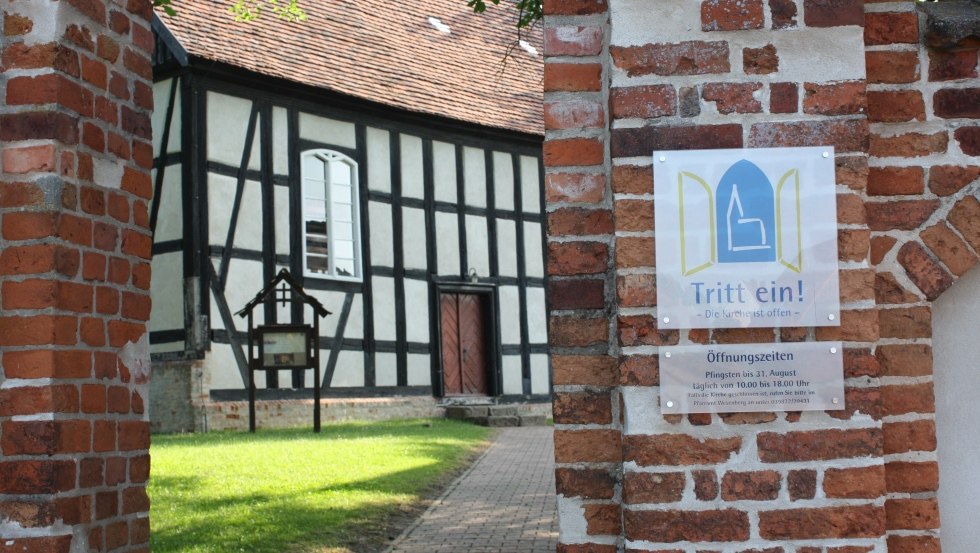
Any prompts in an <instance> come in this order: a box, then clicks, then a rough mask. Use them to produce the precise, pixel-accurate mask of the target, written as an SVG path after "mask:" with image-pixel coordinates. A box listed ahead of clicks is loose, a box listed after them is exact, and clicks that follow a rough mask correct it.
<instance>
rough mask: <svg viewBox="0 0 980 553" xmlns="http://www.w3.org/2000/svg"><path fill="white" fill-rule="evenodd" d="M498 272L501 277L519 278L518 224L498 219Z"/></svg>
mask: <svg viewBox="0 0 980 553" xmlns="http://www.w3.org/2000/svg"><path fill="white" fill-rule="evenodd" d="M497 270H498V271H499V272H500V276H504V277H516V276H517V223H516V222H515V221H511V220H510V219H497Z"/></svg>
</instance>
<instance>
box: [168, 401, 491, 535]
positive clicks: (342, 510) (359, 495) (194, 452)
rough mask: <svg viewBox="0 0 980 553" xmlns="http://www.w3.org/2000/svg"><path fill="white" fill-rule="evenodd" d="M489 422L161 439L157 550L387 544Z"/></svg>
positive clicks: (406, 423)
mask: <svg viewBox="0 0 980 553" xmlns="http://www.w3.org/2000/svg"><path fill="white" fill-rule="evenodd" d="M487 435H488V430H487V429H486V428H482V427H478V426H473V425H470V424H465V423H459V422H455V421H447V420H441V419H440V420H432V421H419V420H413V421H389V422H379V423H353V424H344V425H330V426H324V427H323V429H322V431H321V432H320V434H314V433H313V432H312V430H310V429H296V430H260V431H259V432H257V433H255V434H248V433H231V432H213V433H208V434H192V435H170V436H154V437H153V440H152V446H151V448H150V455H151V459H152V474H151V478H150V486H149V493H150V498H151V500H152V507H151V511H150V523H151V525H152V532H151V546H152V549H153V551H154V553H166V552H175V553H176V552H180V553H185V552H187V553H204V552H215V553H218V552H220V553H225V552H249V553H253V552H254V553H259V552H269V553H283V552H318V553H325V552H344V551H358V550H365V549H370V547H369V544H370V543H375V542H380V541H383V540H384V538H385V531H384V529H385V523H386V521H387V519H388V518H389V517H390V516H392V515H393V514H397V513H399V512H401V511H403V510H405V509H408V508H409V506H411V505H412V504H413V503H414V502H416V501H418V500H419V499H420V498H421V496H422V495H424V494H425V492H426V491H428V490H430V489H431V487H432V486H433V485H434V484H435V483H436V482H438V481H439V479H440V476H444V475H445V474H446V473H447V472H451V471H452V470H453V469H456V468H458V467H459V466H461V464H462V463H463V462H464V460H465V458H466V457H467V456H468V455H469V454H471V453H472V452H474V451H475V450H476V449H477V448H478V446H479V445H480V444H481V443H483V442H484V440H485V439H486V437H487Z"/></svg>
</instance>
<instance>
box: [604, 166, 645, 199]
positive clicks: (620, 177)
mask: <svg viewBox="0 0 980 553" xmlns="http://www.w3.org/2000/svg"><path fill="white" fill-rule="evenodd" d="M612 190H613V192H616V193H620V194H652V193H653V169H652V168H651V167H647V166H637V165H614V166H613V168H612Z"/></svg>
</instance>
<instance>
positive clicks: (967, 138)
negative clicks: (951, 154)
mask: <svg viewBox="0 0 980 553" xmlns="http://www.w3.org/2000/svg"><path fill="white" fill-rule="evenodd" d="M953 138H954V139H956V142H957V143H959V145H960V150H962V151H963V153H964V154H966V155H968V156H980V127H960V128H958V129H956V130H955V131H954V132H953Z"/></svg>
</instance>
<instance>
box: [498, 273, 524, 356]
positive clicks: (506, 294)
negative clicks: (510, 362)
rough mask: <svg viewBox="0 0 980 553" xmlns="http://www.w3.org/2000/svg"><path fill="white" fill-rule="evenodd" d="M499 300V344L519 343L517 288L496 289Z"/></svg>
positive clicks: (519, 315) (519, 313)
mask: <svg viewBox="0 0 980 553" xmlns="http://www.w3.org/2000/svg"><path fill="white" fill-rule="evenodd" d="M497 295H498V298H499V300H500V306H499V309H500V343H502V344H520V343H521V311H520V307H519V306H520V297H519V296H518V295H517V286H501V287H500V288H498V289H497Z"/></svg>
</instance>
